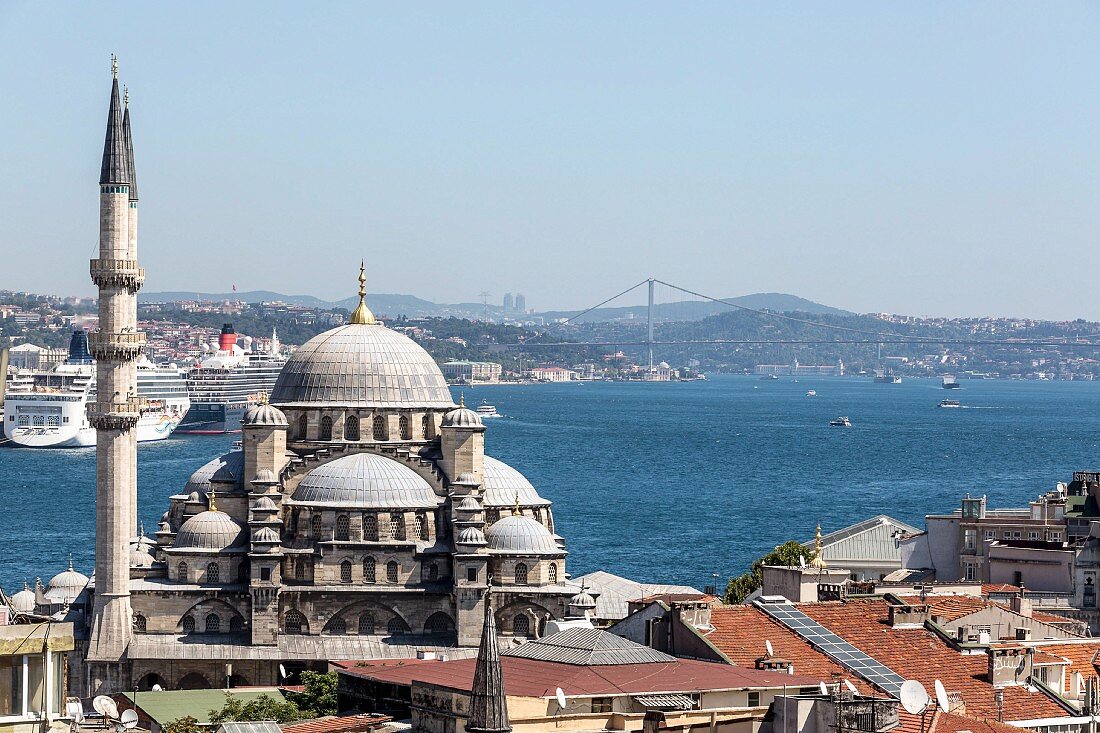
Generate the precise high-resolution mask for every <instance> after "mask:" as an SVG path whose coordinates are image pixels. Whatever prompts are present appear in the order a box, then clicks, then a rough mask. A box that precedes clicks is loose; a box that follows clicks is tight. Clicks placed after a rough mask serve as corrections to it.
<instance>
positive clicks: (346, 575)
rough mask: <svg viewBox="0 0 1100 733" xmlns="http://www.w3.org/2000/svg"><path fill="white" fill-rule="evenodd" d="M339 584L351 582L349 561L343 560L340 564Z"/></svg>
mask: <svg viewBox="0 0 1100 733" xmlns="http://www.w3.org/2000/svg"><path fill="white" fill-rule="evenodd" d="M340 582H341V583H350V582H351V560H343V561H341V562H340Z"/></svg>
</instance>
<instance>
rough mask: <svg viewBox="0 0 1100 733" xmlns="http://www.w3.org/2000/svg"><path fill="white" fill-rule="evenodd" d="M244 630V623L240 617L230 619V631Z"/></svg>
mask: <svg viewBox="0 0 1100 733" xmlns="http://www.w3.org/2000/svg"><path fill="white" fill-rule="evenodd" d="M242 628H244V623H243V622H242V621H241V617H240V616H234V617H233V618H231V619H229V630H230V631H240V630H241V629H242Z"/></svg>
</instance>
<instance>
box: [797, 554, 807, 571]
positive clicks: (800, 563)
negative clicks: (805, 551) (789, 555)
mask: <svg viewBox="0 0 1100 733" xmlns="http://www.w3.org/2000/svg"><path fill="white" fill-rule="evenodd" d="M798 567H800V568H804V567H806V556H805V555H799V556H798Z"/></svg>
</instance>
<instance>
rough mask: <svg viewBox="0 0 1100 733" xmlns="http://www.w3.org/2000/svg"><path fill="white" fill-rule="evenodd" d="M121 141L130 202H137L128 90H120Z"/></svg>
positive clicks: (124, 88)
mask: <svg viewBox="0 0 1100 733" xmlns="http://www.w3.org/2000/svg"><path fill="white" fill-rule="evenodd" d="M122 106H123V112H122V139H123V141H124V142H125V144H126V179H127V180H128V181H129V182H130V200H131V201H137V200H138V191H137V170H136V168H135V166H134V138H133V137H132V136H131V134H130V90H129V89H127V88H126V87H123V88H122Z"/></svg>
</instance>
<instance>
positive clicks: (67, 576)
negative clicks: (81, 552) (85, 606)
mask: <svg viewBox="0 0 1100 733" xmlns="http://www.w3.org/2000/svg"><path fill="white" fill-rule="evenodd" d="M87 585H88V576H87V575H85V574H84V573H80V572H77V571H76V570H73V564H72V563H71V562H70V563H69V569H68V570H64V571H62V572H60V573H58V574H57V575H55V576H53V577H52V578H50V582H48V583H46V598H48V599H49V600H51V601H52V602H54V603H72V602H73V601H74V600H76V597H77V596H78V595H80V591H82V590H84V588H85V587H86V586H87Z"/></svg>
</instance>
